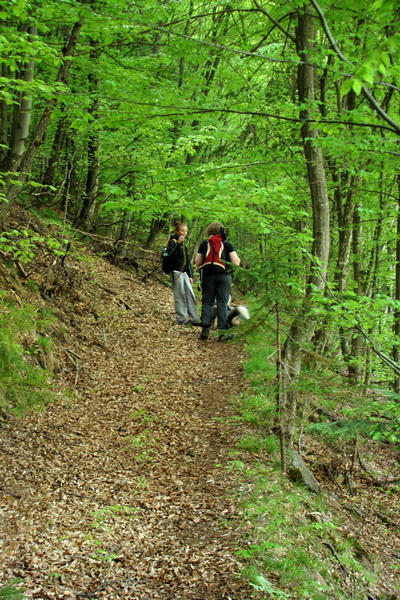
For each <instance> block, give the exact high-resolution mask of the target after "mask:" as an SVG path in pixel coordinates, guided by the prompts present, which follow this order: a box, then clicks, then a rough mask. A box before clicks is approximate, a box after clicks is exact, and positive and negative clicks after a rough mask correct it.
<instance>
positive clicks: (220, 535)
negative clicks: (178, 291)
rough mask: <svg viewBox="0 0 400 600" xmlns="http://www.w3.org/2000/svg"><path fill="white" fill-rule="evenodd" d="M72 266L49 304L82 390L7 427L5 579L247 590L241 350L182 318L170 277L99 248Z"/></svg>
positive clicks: (213, 594) (155, 589)
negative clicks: (124, 266) (132, 268)
mask: <svg viewBox="0 0 400 600" xmlns="http://www.w3.org/2000/svg"><path fill="white" fill-rule="evenodd" d="M68 268H69V269H70V270H71V279H70V281H69V283H68V287H67V288H64V289H59V290H57V289H55V290H54V293H53V296H52V300H51V304H50V308H51V309H52V310H53V312H54V313H55V314H56V315H57V316H58V317H59V318H60V319H62V321H63V322H64V323H65V324H66V326H67V328H68V332H67V333H65V334H64V338H65V339H64V342H63V343H61V342H60V346H59V357H60V358H59V361H58V364H59V367H60V369H61V371H60V372H59V373H58V376H57V377H58V380H59V381H61V384H62V385H64V384H67V385H68V386H69V387H70V388H72V389H76V392H77V396H76V397H75V398H72V399H71V400H67V401H66V400H65V399H63V400H61V399H60V400H59V401H58V402H56V403H55V404H53V405H52V406H50V407H49V408H48V409H47V410H46V411H45V412H44V413H42V414H34V415H30V416H26V417H24V418H23V419H21V420H18V419H11V420H9V421H7V422H5V423H2V424H1V428H0V432H1V447H2V459H1V465H0V476H1V480H2V481H3V482H4V483H3V484H2V487H3V492H2V494H1V496H0V507H1V512H0V525H1V531H2V535H1V548H0V550H1V557H0V561H1V564H2V567H0V581H1V583H4V582H6V581H8V580H9V579H10V578H11V577H21V578H22V579H23V580H24V581H25V587H26V590H27V593H26V595H27V597H28V598H40V599H47V598H57V599H63V600H69V599H71V600H72V599H76V598H108V599H110V600H112V599H114V598H129V599H131V600H134V599H135V600H136V599H137V600H156V599H162V600H167V599H171V600H178V599H185V600H186V599H190V600H214V599H215V600H217V599H218V600H222V599H229V598H230V599H232V600H234V599H239V598H240V600H245V599H246V600H247V599H248V598H250V596H251V590H250V589H249V588H248V587H247V585H246V584H245V583H243V582H242V581H241V579H240V576H239V574H238V571H239V565H238V562H237V559H236V557H235V554H234V553H235V550H236V549H237V548H238V547H239V544H240V540H239V539H237V535H238V534H237V532H236V530H237V528H238V525H239V524H238V521H237V519H238V517H239V515H238V507H237V501H238V498H237V496H238V490H237V482H236V481H235V474H234V471H233V470H231V469H229V464H230V461H231V460H232V457H231V456H230V454H229V453H230V450H232V448H233V447H234V445H235V442H236V441H237V437H238V436H239V434H240V431H239V428H238V425H237V424H235V425H233V424H232V423H233V422H232V420H230V419H229V417H230V415H231V414H233V412H234V408H233V407H232V404H231V403H230V399H231V398H234V397H237V396H238V395H239V394H240V393H241V391H243V385H244V384H243V381H242V380H241V372H240V368H239V369H238V368H237V365H238V364H239V365H240V363H241V358H242V357H241V350H240V348H239V347H238V346H237V345H236V344H233V343H231V342H229V343H222V344H221V343H216V342H215V341H213V340H210V341H207V342H200V341H199V340H198V335H199V331H198V329H196V328H185V327H182V326H178V325H175V324H174V312H173V302H172V294H171V291H170V290H169V289H167V288H166V287H164V286H162V285H161V284H155V283H152V284H150V283H147V284H146V283H143V282H141V281H139V280H138V279H136V278H135V277H134V275H131V274H129V273H126V272H122V271H120V270H118V269H116V268H114V267H112V266H110V265H109V264H108V263H106V262H102V261H98V259H96V261H93V262H89V263H82V262H75V263H74V261H70V263H69V266H68ZM206 349H207V351H206ZM4 490H5V491H4ZM27 491H29V495H28V497H26V498H25V497H24V496H26V493H27ZM12 494H14V495H12ZM21 495H22V497H21Z"/></svg>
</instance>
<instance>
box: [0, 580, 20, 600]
mask: <svg viewBox="0 0 400 600" xmlns="http://www.w3.org/2000/svg"><path fill="white" fill-rule="evenodd" d="M21 581H22V580H21V579H16V578H15V579H12V580H11V581H9V582H8V583H7V584H6V585H3V586H2V587H0V600H24V599H25V598H26V596H25V595H24V592H23V590H22V589H20V588H19V587H16V586H19V585H20V583H21Z"/></svg>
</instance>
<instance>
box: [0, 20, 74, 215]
mask: <svg viewBox="0 0 400 600" xmlns="http://www.w3.org/2000/svg"><path fill="white" fill-rule="evenodd" d="M82 25H83V18H81V19H80V20H79V21H78V22H77V23H75V25H74V27H73V28H72V30H71V35H70V37H69V39H68V42H67V43H66V45H65V46H64V49H63V62H62V64H61V67H60V69H59V72H58V75H57V78H56V82H57V83H65V82H66V81H67V78H68V72H69V68H70V64H71V61H70V60H69V59H70V57H71V56H72V54H73V53H74V50H75V48H76V45H77V43H78V37H79V34H80V31H81V29H82ZM57 100H58V94H57V93H56V94H55V96H54V97H53V98H52V99H51V100H50V102H49V104H48V105H47V107H46V108H45V110H44V112H43V114H42V116H41V118H40V120H39V123H38V125H37V126H36V128H35V131H34V132H33V135H32V139H31V141H30V144H29V147H28V149H27V151H26V152H20V153H19V154H17V156H18V157H19V161H18V160H16V161H13V163H12V168H13V169H14V170H16V171H19V172H20V175H19V181H20V182H21V183H22V182H24V181H26V179H27V176H28V175H29V173H30V170H31V167H32V163H33V160H34V158H35V156H36V153H37V151H38V150H39V148H40V146H41V145H42V143H43V138H44V134H45V133H46V129H47V126H48V124H49V121H50V117H51V115H52V113H53V110H54V108H55V106H56V105H57ZM25 113H26V111H25ZM24 124H25V127H26V128H27V129H28V130H29V123H27V116H26V114H25V118H24ZM22 139H23V138H21V140H22ZM24 139H26V138H24ZM20 147H22V146H21V142H20ZM23 147H25V145H24V146H23ZM5 160H6V161H7V160H8V159H7V157H6V158H5ZM1 170H9V169H8V168H4V166H3V167H1ZM19 191H20V185H18V184H10V183H9V182H7V188H6V197H7V199H8V203H6V202H3V203H2V204H0V219H3V218H4V216H5V215H6V214H7V212H8V211H9V209H10V208H11V205H12V203H13V202H14V201H15V199H16V198H17V196H18V194H19Z"/></svg>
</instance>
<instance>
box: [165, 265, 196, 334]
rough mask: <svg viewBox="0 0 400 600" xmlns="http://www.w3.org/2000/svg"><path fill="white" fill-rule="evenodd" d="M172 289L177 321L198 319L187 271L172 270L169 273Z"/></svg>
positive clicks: (194, 297) (183, 321)
mask: <svg viewBox="0 0 400 600" xmlns="http://www.w3.org/2000/svg"><path fill="white" fill-rule="evenodd" d="M171 282H172V291H173V292H174V300H175V313H176V322H177V323H180V324H182V323H186V321H198V320H199V315H198V312H197V302H196V296H195V295H194V291H193V288H192V284H191V283H190V280H189V275H188V274H187V273H182V272H181V271H173V272H172V273H171Z"/></svg>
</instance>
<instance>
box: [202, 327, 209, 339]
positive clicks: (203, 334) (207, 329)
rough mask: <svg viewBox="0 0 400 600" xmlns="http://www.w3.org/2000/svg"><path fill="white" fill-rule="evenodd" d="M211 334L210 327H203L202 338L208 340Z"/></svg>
mask: <svg viewBox="0 0 400 600" xmlns="http://www.w3.org/2000/svg"><path fill="white" fill-rule="evenodd" d="M209 335H210V330H209V328H208V327H203V329H202V330H201V334H200V339H201V340H208V336H209Z"/></svg>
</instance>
